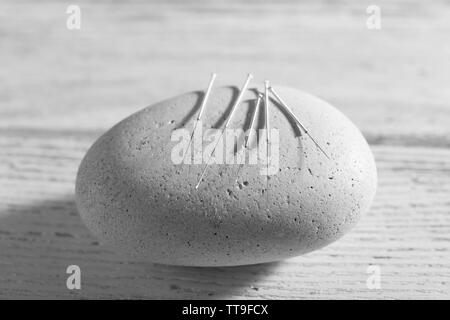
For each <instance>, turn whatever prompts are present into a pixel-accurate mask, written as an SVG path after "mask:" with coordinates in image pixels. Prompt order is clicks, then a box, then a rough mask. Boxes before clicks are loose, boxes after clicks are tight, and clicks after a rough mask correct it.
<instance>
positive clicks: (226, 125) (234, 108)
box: [195, 73, 253, 189]
mask: <svg viewBox="0 0 450 320" xmlns="http://www.w3.org/2000/svg"><path fill="white" fill-rule="evenodd" d="M252 78H253V75H252V74H251V73H249V74H248V75H247V80H245V83H244V85H243V86H242V88H241V91H240V92H239V96H238V97H237V99H236V102H235V103H234V105H233V107H232V108H231V112H230V115H229V116H228V118H227V121H226V123H225V126H224V127H223V129H222V132H221V133H220V137H219V139H218V140H217V142H216V145H215V146H214V149H213V150H212V152H211V153H210V155H209V157H208V161H206V164H205V167H204V168H203V172H202V174H201V176H200V179H199V180H198V182H197V185H196V186H195V189H198V187H199V186H200V183H201V182H202V179H203V176H204V175H205V172H206V170H207V169H208V165H209V161H210V160H211V157H212V155H213V154H214V151H216V148H217V145H218V144H219V141H220V139H222V136H223V134H224V132H225V130H226V128H227V127H228V125H229V124H230V122H231V119H232V118H233V115H234V113H235V112H236V110H237V107H238V106H239V104H240V103H241V100H242V97H243V96H244V94H245V92H246V91H247V87H248V84H249V83H250V80H252Z"/></svg>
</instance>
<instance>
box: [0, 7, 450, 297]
mask: <svg viewBox="0 0 450 320" xmlns="http://www.w3.org/2000/svg"><path fill="white" fill-rule="evenodd" d="M69 4H78V5H79V6H80V8H81V30H72V31H71V30H68V29H67V28H66V19H67V17H68V14H66V9H67V6H68V5H69ZM371 4H376V5H378V6H379V7H380V8H381V19H382V20H381V30H368V29H367V27H366V20H367V18H368V16H369V15H368V14H367V13H366V8H367V7H368V6H369V5H371ZM449 15H450V3H449V2H446V1H433V2H431V1H430V2H425V1H417V0H415V1H364V0H363V1H311V2H298V1H294V0H290V1H276V2H272V3H271V2H262V1H242V2H241V1H239V2H238V1H207V0H204V1H176V2H175V1H162V0H161V1H158V2H154V1H153V2H148V3H147V2H145V1H136V2H135V1H124V2H121V3H116V2H113V1H98V2H95V3H94V2H87V1H70V2H67V3H66V2H65V1H39V2H35V1H30V0H26V1H16V0H14V1H13V0H4V1H2V2H1V3H0V298H3V299H9V298H194V299H197V298H213V299H214V298H274V299H278V298H285V299H300V298H331V299H335V298H338V299H342V298H368V299H374V298H394V299H397V298H424V299H431V298H438V299H443V298H446V299H449V298H450V105H449V104H450V89H449V88H450V20H449ZM211 71H216V72H218V73H219V74H220V78H219V79H220V80H219V83H223V84H229V83H233V84H234V83H235V84H240V83H241V81H242V79H243V77H244V76H245V74H246V73H247V72H248V71H251V72H253V73H254V74H255V76H256V77H257V78H258V79H259V80H263V79H265V78H269V79H271V80H272V81H273V82H276V83H280V84H285V85H289V86H292V87H297V88H299V89H302V90H305V91H309V92H311V93H313V94H316V95H318V96H320V97H322V98H324V99H326V100H328V101H329V102H331V103H332V104H334V105H335V106H337V107H338V108H339V109H341V110H342V111H343V112H344V113H345V114H347V115H348V116H349V117H350V118H351V119H352V120H353V121H354V122H355V123H356V124H357V125H358V126H359V127H360V128H361V130H362V131H363V133H364V135H365V136H366V138H367V139H368V141H369V143H370V144H371V146H372V149H373V152H374V154H375V157H376V161H377V165H378V170H379V172H378V173H379V189H378V194H377V196H376V199H375V202H374V204H373V206H372V208H371V210H370V212H369V213H368V214H367V215H366V216H365V217H364V218H363V219H362V220H361V222H360V223H359V224H358V226H357V227H356V228H355V229H354V230H353V231H352V232H350V233H349V234H348V235H346V236H345V237H344V238H343V239H342V240H340V241H338V242H336V243H334V244H332V245H330V246H328V247H326V248H324V249H322V250H319V251H316V252H313V253H310V254H308V255H305V256H301V257H298V258H295V259H290V260H287V261H282V262H279V263H273V264H265V265H255V266H245V267H234V268H206V269H197V268H181V267H168V266H159V265H153V264H151V263H142V262H132V261H127V260H124V259H123V258H122V257H121V256H119V255H117V254H116V253H115V252H114V251H113V250H111V249H110V248H107V247H104V246H103V245H101V244H99V243H98V242H97V240H96V239H94V238H93V237H92V236H91V235H90V234H89V232H88V230H87V229H86V228H85V227H84V226H83V224H82V223H81V221H80V219H79V217H78V214H77V212H76V208H75V205H74V197H73V194H74V179H75V174H76V171H77V166H78V164H79V163H80V160H81V158H82V156H83V154H84V153H85V152H86V150H87V148H88V147H89V146H90V145H91V144H92V143H93V141H95V139H96V138H97V137H98V136H99V135H100V134H101V133H102V132H104V131H105V130H107V129H108V128H109V127H110V126H112V125H113V124H114V123H116V122H117V121H119V120H121V119H122V118H124V117H126V116H127V115H129V114H130V113H132V112H134V111H137V110H139V109H141V108H143V107H145V106H147V105H149V104H152V103H154V102H157V101H159V100H162V99H165V98H167V97H170V96H173V95H177V94H179V93H183V92H186V91H190V90H193V89H201V88H204V86H205V84H206V83H207V81H208V78H209V73H210V72H211ZM71 264H76V265H79V266H80V267H81V270H82V289H81V290H79V291H69V290H68V289H67V288H66V285H65V283H66V278H67V275H66V273H65V270H66V268H67V266H68V265H71ZM369 265H378V266H380V268H381V289H379V290H373V289H369V288H367V286H366V280H367V278H368V276H369V275H368V274H367V272H366V271H367V267H368V266H369Z"/></svg>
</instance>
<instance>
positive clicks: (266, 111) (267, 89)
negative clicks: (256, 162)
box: [264, 80, 270, 201]
mask: <svg viewBox="0 0 450 320" xmlns="http://www.w3.org/2000/svg"><path fill="white" fill-rule="evenodd" d="M264 87H265V90H264V106H265V108H264V110H265V115H266V161H267V164H266V165H267V172H266V184H267V186H266V192H267V201H268V200H269V141H270V135H269V130H270V122H269V80H266V81H264Z"/></svg>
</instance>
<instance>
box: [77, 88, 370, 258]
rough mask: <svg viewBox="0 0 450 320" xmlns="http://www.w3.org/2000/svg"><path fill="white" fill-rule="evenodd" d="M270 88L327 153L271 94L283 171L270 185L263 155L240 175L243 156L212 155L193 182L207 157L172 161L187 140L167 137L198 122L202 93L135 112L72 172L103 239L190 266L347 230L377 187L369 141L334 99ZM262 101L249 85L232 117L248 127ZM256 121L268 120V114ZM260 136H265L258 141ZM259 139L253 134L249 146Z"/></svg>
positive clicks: (284, 254) (80, 201) (298, 250)
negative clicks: (225, 160)
mask: <svg viewBox="0 0 450 320" xmlns="http://www.w3.org/2000/svg"><path fill="white" fill-rule="evenodd" d="M274 88H276V90H277V92H278V93H279V95H280V96H281V97H282V98H283V99H284V100H285V102H286V103H287V104H288V105H289V106H290V107H291V109H292V110H293V112H294V113H295V114H296V115H297V116H298V118H299V119H300V120H301V121H302V123H303V124H304V125H305V127H307V129H308V130H309V133H310V134H311V135H312V136H313V137H314V138H315V139H316V140H317V142H318V143H319V144H320V145H321V146H322V147H323V149H324V150H325V151H326V153H327V154H328V155H329V157H330V159H328V158H327V157H325V156H324V155H323V154H322V153H321V152H320V150H319V149H318V148H317V147H316V146H315V145H314V143H313V142H312V141H311V139H310V138H309V137H308V136H307V135H305V134H304V133H303V132H301V131H300V130H299V129H298V128H297V126H296V125H295V123H294V122H293V121H292V119H290V118H289V116H288V115H287V114H286V113H285V112H283V110H282V108H281V107H280V105H279V104H277V103H276V100H273V99H272V100H271V102H270V104H269V108H270V109H269V110H270V125H271V127H272V128H276V129H278V130H279V169H278V171H277V173H276V174H275V175H272V176H270V179H269V189H268V191H267V190H266V183H267V182H266V176H265V175H261V168H263V167H264V165H265V164H257V165H250V164H246V165H244V166H243V167H242V169H241V170H240V173H239V177H238V179H237V181H236V174H237V171H238V167H239V165H238V164H234V165H230V164H211V165H210V166H209V168H208V171H207V172H206V174H205V177H204V180H203V182H202V183H201V184H200V187H199V188H198V190H196V189H195V185H196V184H197V181H198V179H199V177H200V175H201V172H202V170H203V168H204V164H191V165H188V164H175V163H174V162H173V161H172V152H173V150H174V149H173V148H174V147H176V146H177V144H178V143H179V141H171V135H172V133H173V132H174V131H175V130H178V129H180V128H183V127H185V128H186V129H187V130H189V132H191V130H192V128H193V124H194V120H195V118H196V116H197V112H198V109H199V106H200V103H201V99H202V95H203V93H202V92H190V93H187V94H184V95H181V96H178V97H175V98H172V99H169V100H166V101H163V102H160V103H157V104H154V105H152V106H150V107H147V108H145V109H143V110H141V111H139V112H137V113H135V114H133V115H131V116H130V117H128V118H126V119H124V120H123V121H121V122H120V123H118V124H117V125H115V126H114V127H113V128H111V129H110V130H109V131H108V132H106V133H105V134H104V135H103V136H101V137H100V138H99V139H98V140H97V141H96V142H95V143H94V145H93V146H92V147H91V148H90V149H89V151H88V152H87V154H86V156H85V157H84V159H83V161H82V163H81V165H80V167H79V171H78V176H77V182H76V202H77V207H78V209H79V212H80V215H81V217H82V220H83V221H84V222H85V224H86V225H87V226H88V228H89V229H90V230H91V231H92V232H93V233H94V235H96V236H97V237H98V238H99V239H100V240H102V241H103V242H105V243H109V244H110V245H113V246H114V247H116V248H117V249H118V250H121V251H124V252H126V253H128V254H130V255H132V256H134V257H138V258H139V259H144V260H147V261H152V262H157V263H164V264H174V265H189V266H231V265H242V264H254V263H262V262H269V261H275V260H280V259H285V258H289V257H293V256H297V255H301V254H304V253H307V252H310V251H312V250H316V249H318V248H321V247H323V246H325V245H327V244H329V243H331V242H333V241H335V240H337V239H338V238H340V237H341V236H343V235H344V234H345V233H347V232H348V231H349V230H350V229H351V228H352V227H353V226H354V225H355V224H356V222H357V221H358V219H359V218H360V216H361V215H362V214H363V213H364V212H365V211H367V210H368V208H369V206H370V204H371V202H372V200H373V197H374V194H375V191H376V185H377V174H376V167H375V162H374V158H373V155H372V153H371V151H370V148H369V146H368V144H367V142H366V141H365V139H364V138H363V136H362V134H361V133H360V131H359V130H358V129H357V128H356V127H355V125H353V124H352V123H351V122H350V120H349V119H348V118H346V117H345V116H344V115H343V114H342V113H341V112H340V111H338V110H337V109H336V108H334V107H333V106H331V105H330V104H328V103H327V102H325V101H323V100H321V99H319V98H317V97H315V96H312V95H310V94H307V93H304V92H301V91H298V90H295V89H291V88H285V87H279V86H275V87H274ZM238 92H239V91H238V89H237V88H235V87H219V88H215V89H213V90H212V92H211V96H210V98H209V100H208V104H207V108H206V111H205V113H204V115H203V119H202V120H203V131H206V129H208V128H221V127H222V126H223V124H224V120H225V118H226V116H227V115H228V112H229V111H230V107H231V105H232V103H233V101H234V99H236V97H237V94H238ZM255 99H256V91H255V90H248V91H247V92H246V94H245V97H244V99H243V102H242V104H241V106H240V107H239V110H238V112H237V113H236V114H235V116H234V117H233V119H234V120H233V121H232V122H231V125H230V127H232V128H244V129H247V128H248V126H249V123H250V118H251V114H252V111H253V108H254V105H255ZM261 107H263V104H261ZM257 119H258V120H257V124H258V127H259V128H264V122H265V119H264V112H260V113H259V114H258V118H257ZM263 140H264V137H263V136H261V135H259V136H258V141H259V143H261V142H262V141H263ZM196 143H198V140H196ZM200 143H201V142H200ZM209 143H210V142H209ZM203 144H204V145H207V144H208V142H204V143H203ZM197 145H198V144H197ZM257 146H258V142H257V141H256V140H254V141H253V143H252V144H251V145H250V147H251V148H256V147H257ZM205 157H206V158H207V155H205ZM247 160H248V159H247Z"/></svg>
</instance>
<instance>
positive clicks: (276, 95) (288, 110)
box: [269, 87, 330, 159]
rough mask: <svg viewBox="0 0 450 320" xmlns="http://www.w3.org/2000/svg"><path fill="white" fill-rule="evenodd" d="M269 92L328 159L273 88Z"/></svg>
mask: <svg viewBox="0 0 450 320" xmlns="http://www.w3.org/2000/svg"><path fill="white" fill-rule="evenodd" d="M269 90H270V91H271V92H272V93H273V95H274V96H275V98H277V100H278V101H279V102H280V103H281V104H282V105H283V107H284V108H285V109H286V110H287V112H288V113H289V114H290V115H291V117H293V118H294V120H295V121H296V122H297V125H298V126H299V127H300V128H302V129H303V131H305V133H306V134H307V135H308V137H309V138H310V139H311V140H312V142H314V144H315V145H316V147H317V148H318V149H319V150H320V151H321V152H322V153H323V154H324V155H325V157H327V158H328V159H330V157H329V156H328V155H327V154H326V152H325V151H324V150H323V149H322V148H321V147H320V145H319V144H318V143H317V142H316V140H314V138H313V137H312V136H311V135H310V134H309V132H308V130H306V128H305V126H304V125H303V124H302V123H301V122H300V120H299V119H298V118H297V116H296V115H295V114H294V113H293V112H292V110H291V109H290V108H289V107H288V106H287V104H286V103H285V102H284V101H283V99H281V97H280V96H279V95H278V94H277V93H276V92H275V90H274V89H273V87H270V88H269Z"/></svg>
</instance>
